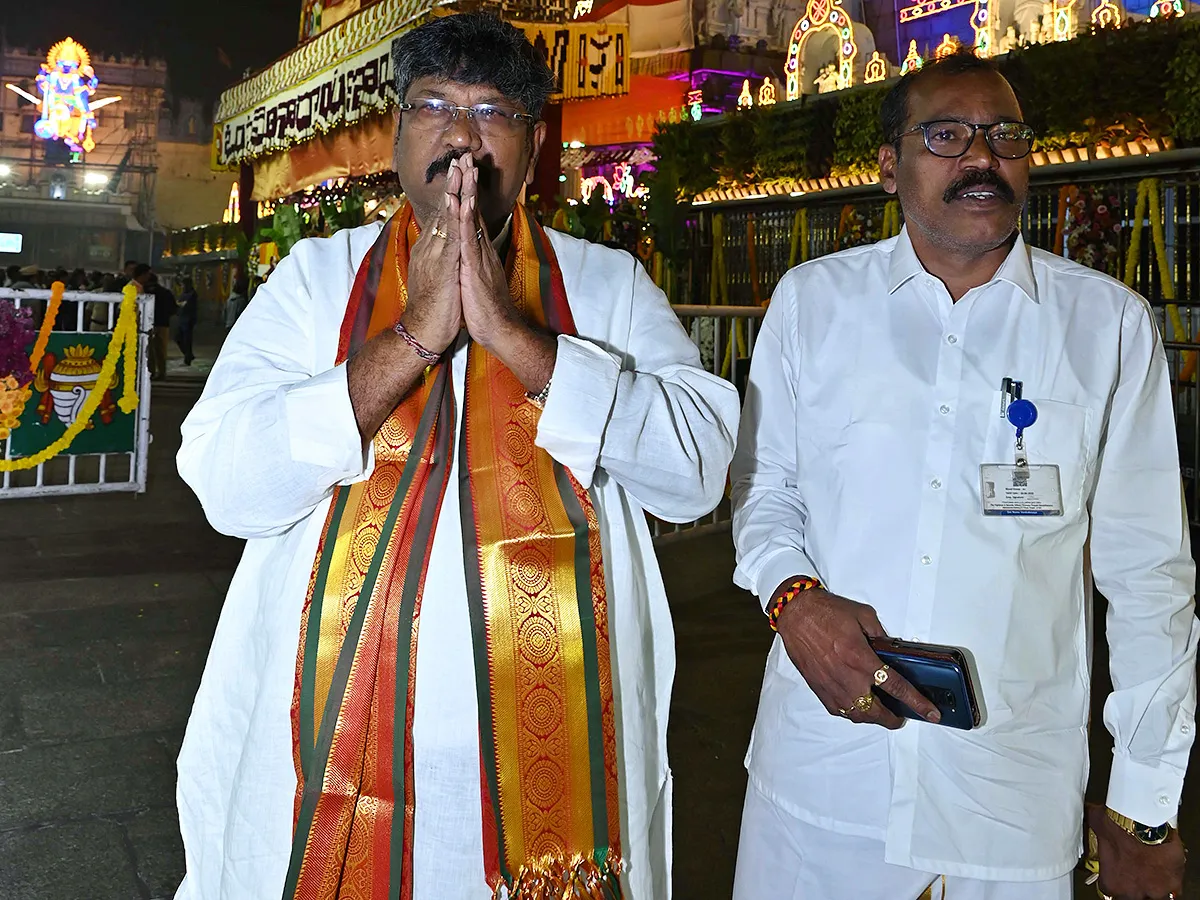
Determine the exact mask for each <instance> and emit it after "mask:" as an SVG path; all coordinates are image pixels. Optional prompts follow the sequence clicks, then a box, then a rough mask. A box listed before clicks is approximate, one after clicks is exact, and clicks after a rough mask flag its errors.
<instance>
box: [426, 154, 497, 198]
mask: <svg viewBox="0 0 1200 900" xmlns="http://www.w3.org/2000/svg"><path fill="white" fill-rule="evenodd" d="M470 153H471V151H470V150H467V149H466V148H462V149H459V150H447V151H446V152H445V153H443V154H442V155H441V156H439V157H438V158H437V159H435V160H434V161H433V162H431V163H430V164H429V168H427V169H426V170H425V183H426V184H429V183H430V182H432V181H433V179H435V178H437V177H438V176H439V175H446V174H448V173H449V172H450V167H451V166H452V165H454V163H455V162H456V161H458V160H460V159H462V158H463V157H464V156H468V155H470ZM475 167H476V168H477V169H479V189H480V190H485V189H486V188H487V186H488V184H490V183H491V179H492V174H493V169H494V166H493V165H492V158H491V156H490V155H489V156H485V157H484V158H483V159H477V160H475Z"/></svg>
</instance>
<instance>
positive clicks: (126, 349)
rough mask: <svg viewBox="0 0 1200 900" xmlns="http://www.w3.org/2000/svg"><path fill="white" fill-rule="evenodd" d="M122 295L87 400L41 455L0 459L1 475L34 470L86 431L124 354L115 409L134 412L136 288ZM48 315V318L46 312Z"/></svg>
mask: <svg viewBox="0 0 1200 900" xmlns="http://www.w3.org/2000/svg"><path fill="white" fill-rule="evenodd" d="M123 293H124V295H125V296H124V299H122V301H121V312H120V314H119V315H118V316H117V324H116V326H115V327H114V328H113V334H112V338H111V339H110V340H109V342H108V352H107V353H106V355H105V357H104V363H103V364H102V365H101V367H100V374H99V375H98V376H97V377H96V386H95V387H93V388H92V390H91V392H90V393H89V394H88V398H87V399H86V400H85V401H83V407H82V409H80V410H79V416H78V417H77V418H76V419H75V421H74V422H72V423H71V425H70V426H69V427H68V428H67V430H66V431H64V432H63V433H62V436H61V437H60V438H59V439H58V440H57V441H55V442H54V443H52V444H51V445H50V446H49V447H47V448H46V449H45V450H42V451H41V452H40V453H35V454H33V455H32V456H23V457H21V458H20V459H11V460H0V472H16V471H20V470H22V469H33V468H36V467H38V466H40V465H41V464H42V463H44V462H46V461H47V460H49V459H53V458H54V457H56V456H58V454H60V453H62V452H63V451H64V450H66V449H67V448H68V447H70V446H71V444H72V443H73V442H74V441H75V438H77V437H78V436H79V435H80V434H81V433H82V432H83V430H84V429H85V428H87V424H88V422H90V421H91V419H92V416H94V415H95V414H96V410H97V409H99V408H100V401H101V400H103V399H104V392H105V391H107V390H108V389H109V387H110V386H111V385H112V382H113V376H115V375H116V374H117V361H118V359H119V358H120V356H121V354H122V352H123V353H124V355H125V390H124V392H123V394H122V396H121V399H120V400H119V401H118V402H117V406H119V407H120V409H121V411H122V412H124V413H131V412H133V411H134V410H135V409H137V405H138V395H137V388H136V387H135V385H136V384H137V381H136V377H137V334H138V332H137V285H134V284H129V285H126V286H125V290H124V291H123ZM59 298H60V299H61V291H60V292H59ZM51 302H53V300H51ZM47 316H49V312H48V311H47ZM42 349H43V352H44V351H45V347H44V346H43V348H42ZM39 359H40V357H39Z"/></svg>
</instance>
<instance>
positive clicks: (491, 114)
mask: <svg viewBox="0 0 1200 900" xmlns="http://www.w3.org/2000/svg"><path fill="white" fill-rule="evenodd" d="M400 109H401V111H403V112H406V113H411V115H410V117H409V124H410V125H411V126H412V127H413V128H416V129H418V130H420V131H445V130H446V129H447V128H449V127H450V126H451V125H452V124H454V123H455V122H457V121H458V114H459V113H460V112H465V113H466V114H467V121H468V122H469V123H470V124H471V126H472V127H474V129H475V132H476V134H478V135H480V136H481V137H507V136H508V135H511V134H513V133H514V132H516V131H518V130H520V129H521V128H524V127H525V126H526V125H528V124H529V123H531V122H534V121H535V119H534V117H533V116H531V115H529V113H523V112H517V111H516V110H515V109H509V108H508V107H505V106H496V105H495V104H494V103H476V104H475V105H474V106H455V105H454V104H453V103H451V102H450V101H449V100H436V99H434V98H432V97H428V98H423V99H419V100H413V101H412V102H411V103H401V104H400Z"/></svg>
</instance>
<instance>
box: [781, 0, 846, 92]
mask: <svg viewBox="0 0 1200 900" xmlns="http://www.w3.org/2000/svg"><path fill="white" fill-rule="evenodd" d="M841 3H842V0H808V6H807V7H805V11H804V17H803V18H802V19H801V20H800V21H799V22H797V23H796V27H795V28H793V29H792V38H791V40H790V41H789V42H788V55H787V63H786V64H785V65H784V71H785V72H787V99H788V100H798V99H799V98H800V74H801V73H800V60H801V59H802V57H803V53H804V45H805V43H806V42H807V41H808V39H809V38H810V37H812V35H813V34H815V33H816V32H818V31H822V30H824V31H829V32H832V33H833V35H834V37H836V38H837V40H838V77H837V88H838V90H842V89H844V88H848V87H850V86H851V85H853V84H854V59H855V57H856V56H857V55H858V45H857V44H856V43H855V42H854V24H853V23H852V22H851V21H850V16H849V14H848V13H847V12H846V10H844V9H842V5H841Z"/></svg>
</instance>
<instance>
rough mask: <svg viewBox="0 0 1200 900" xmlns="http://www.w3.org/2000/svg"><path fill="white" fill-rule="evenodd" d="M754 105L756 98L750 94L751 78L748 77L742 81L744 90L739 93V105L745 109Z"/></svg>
mask: <svg viewBox="0 0 1200 900" xmlns="http://www.w3.org/2000/svg"><path fill="white" fill-rule="evenodd" d="M753 105H754V98H753V97H752V96H750V79H749V78H747V79H746V80H745V81H743V82H742V92H741V93H740V94H738V106H740V107H742V108H743V109H749V108H750V107H752V106H753Z"/></svg>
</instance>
